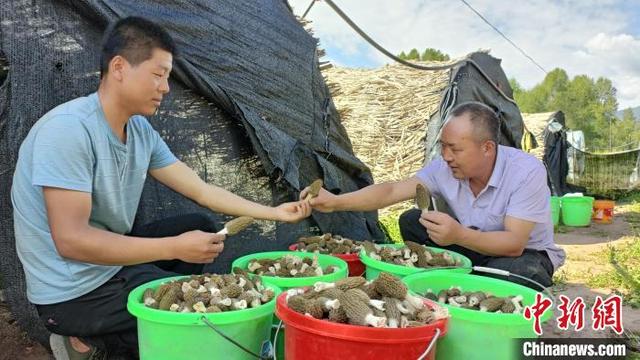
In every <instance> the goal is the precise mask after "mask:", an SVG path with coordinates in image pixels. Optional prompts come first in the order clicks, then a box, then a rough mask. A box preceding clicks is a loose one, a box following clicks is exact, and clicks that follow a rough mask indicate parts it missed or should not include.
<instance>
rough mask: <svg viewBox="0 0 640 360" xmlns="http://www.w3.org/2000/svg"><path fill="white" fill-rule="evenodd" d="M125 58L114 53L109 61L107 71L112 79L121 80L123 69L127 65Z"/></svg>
mask: <svg viewBox="0 0 640 360" xmlns="http://www.w3.org/2000/svg"><path fill="white" fill-rule="evenodd" d="M127 64H128V63H127V60H126V59H125V58H123V57H122V56H120V55H116V56H114V57H113V59H111V61H109V73H110V74H111V75H112V76H113V78H114V79H116V80H118V81H122V79H123V78H124V70H125V67H126V66H127Z"/></svg>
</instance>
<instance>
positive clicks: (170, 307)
mask: <svg viewBox="0 0 640 360" xmlns="http://www.w3.org/2000/svg"><path fill="white" fill-rule="evenodd" d="M179 308H180V305H178V304H171V306H169V311H178V309H179Z"/></svg>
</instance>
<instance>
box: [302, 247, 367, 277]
mask: <svg viewBox="0 0 640 360" xmlns="http://www.w3.org/2000/svg"><path fill="white" fill-rule="evenodd" d="M289 250H291V251H297V250H298V244H293V245H291V246H289ZM328 255H331V256H335V257H337V258H340V259H342V260H344V261H346V262H347V265H348V266H349V276H362V275H364V270H365V266H364V264H363V263H362V261H360V256H359V255H358V253H355V254H335V255H334V254H328Z"/></svg>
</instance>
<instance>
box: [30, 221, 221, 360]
mask: <svg viewBox="0 0 640 360" xmlns="http://www.w3.org/2000/svg"><path fill="white" fill-rule="evenodd" d="M191 230H201V231H206V232H215V231H216V229H215V228H214V225H213V224H212V223H211V221H210V220H209V219H208V218H207V217H206V216H204V215H201V214H189V215H182V216H176V217H172V218H167V219H163V220H161V221H157V222H154V223H151V224H147V225H143V226H135V225H134V228H133V229H132V231H131V233H130V235H132V236H140V237H150V238H154V237H165V236H176V235H180V234H182V233H184V232H187V231H191ZM203 266H204V265H203V264H190V263H185V262H182V261H179V260H172V261H158V262H154V263H147V264H139V265H131V266H124V267H123V268H122V269H121V270H120V271H119V272H118V273H116V274H115V275H114V276H113V277H112V278H111V279H109V280H108V281H107V282H106V283H104V284H103V285H101V286H100V287H98V288H97V289H95V290H93V291H91V292H89V293H87V294H85V295H82V296H80V297H78V298H75V299H72V300H68V301H65V302H61V303H57V304H50V305H36V309H37V310H38V314H39V315H40V319H41V320H42V321H43V322H44V324H45V327H46V328H47V329H48V330H49V331H51V332H52V333H55V334H59V335H66V336H76V337H79V338H80V339H81V340H82V341H84V342H86V343H89V344H91V345H93V346H97V347H99V348H102V349H104V350H106V351H107V352H108V353H109V354H110V355H117V356H121V357H122V356H124V357H125V358H133V359H135V358H137V357H138V334H137V323H136V319H135V317H133V315H131V314H129V312H128V311H127V296H128V295H129V292H130V291H131V290H133V289H134V288H136V287H137V286H139V285H142V284H144V283H147V282H149V281H152V280H156V279H161V278H165V277H169V276H176V275H190V274H201V273H202V272H203Z"/></svg>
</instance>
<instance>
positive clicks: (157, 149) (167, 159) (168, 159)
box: [149, 128, 178, 170]
mask: <svg viewBox="0 0 640 360" xmlns="http://www.w3.org/2000/svg"><path fill="white" fill-rule="evenodd" d="M151 136H152V137H153V144H154V145H153V149H152V151H151V161H150V163H149V169H150V170H153V169H160V168H163V167H165V166H169V165H171V164H173V163H175V162H176V161H178V159H177V158H176V157H175V155H173V153H172V152H171V150H169V147H168V146H167V144H166V143H165V142H164V140H162V138H161V137H160V134H158V132H157V131H156V130H154V129H153V128H151Z"/></svg>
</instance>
